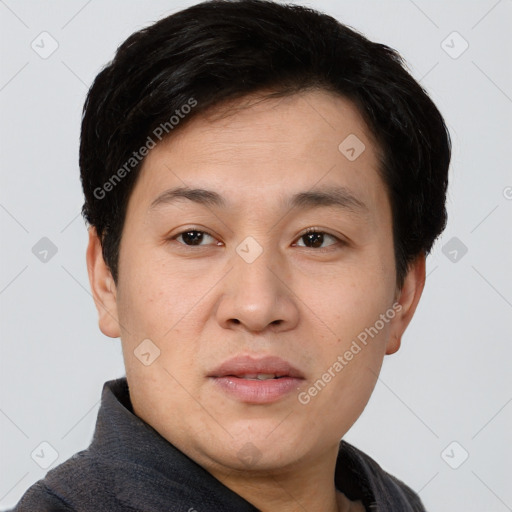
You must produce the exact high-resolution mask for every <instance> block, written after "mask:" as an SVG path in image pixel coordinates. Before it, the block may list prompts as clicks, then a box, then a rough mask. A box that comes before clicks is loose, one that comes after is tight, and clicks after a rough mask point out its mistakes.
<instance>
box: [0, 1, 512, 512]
mask: <svg viewBox="0 0 512 512" xmlns="http://www.w3.org/2000/svg"><path fill="white" fill-rule="evenodd" d="M193 3H195V2H193V1H176V0H165V1H163V0H158V1H152V2H148V1H142V0H130V1H127V0H109V1H100V0H90V1H88V2H87V1H85V0H80V1H78V0H77V1H70V0H66V1H64V0H60V1H58V0H53V1H50V2H36V1H26V0H25V1H24V0H18V1H16V0H0V17H1V18H0V34H1V36H0V37H1V42H2V46H1V48H2V50H1V71H0V105H1V113H2V116H1V124H0V130H1V132H0V150H1V151H0V161H1V176H2V189H1V192H0V223H1V228H2V237H1V241H2V250H1V252H0V254H1V272H0V305H1V321H2V323H1V367H0V432H1V445H0V463H1V468H0V508H6V507H11V506H13V505H14V504H15V503H16V502H17V501H18V499H19V498H20V497H21V495H22V494H23V493H24V492H25V490H26V489H27V488H28V487H29V486H30V485H31V484H32V483H34V482H35V481H36V480H38V479H40V478H42V477H43V476H44V475H45V473H46V471H47V470H46V469H42V468H40V467H39V466H38V464H36V462H35V461H34V460H33V459H32V458H31V453H32V452H33V451H34V450H35V449H36V448H37V450H39V451H37V450H36V452H37V453H41V448H40V443H41V442H43V441H46V442H48V443H50V445H51V446H52V447H54V449H55V450H56V451H57V452H58V458H57V459H56V461H55V462H54V463H53V464H52V465H51V466H50V467H55V466H56V465H58V464H60V463H61V462H63V461H64V460H66V459H67V458H68V457H70V456H71V455H72V454H74V453H75V452H77V451H79V450H81V449H84V448H86V447H87V446H88V444H89V442H90V440H91V436H92V433H93V429H94V424H95V420H96V414H97V411H98V407H99V399H100V394H101V389H102V386H103V383H104V382H105V381H106V380H109V379H112V378H117V377H120V376H122V375H124V368H123V362H122V356H121V347H120V341H119V340H111V339H109V338H106V337H105V336H103V335H102V334H101V332H100V331H99V329H98V327H97V316H96V310H95V307H94V304H93V300H92V298H91V296H90V293H89V282H88V278H87V273H86V265H85V249H86V242H87V237H86V228H85V224H84V222H83V220H82V218H81V217H80V215H79V212H80V208H81V205H82V192H81V187H80V182H79V171H78V141H79V128H80V118H81V109H82V105H83V101H84V98H85V93H86V91H87V88H88V86H89V85H90V84H91V82H92V80H93V78H94V77H95V75H96V74H97V73H98V72H99V70H100V69H101V68H102V66H103V65H104V64H105V63H106V62H107V61H109V60H110V59H111V58H112V57H113V54H114V52H115V49H116V48H117V46H118V45H119V44H120V43H121V42H122V41H123V40H124V39H125V38H126V37H127V36H128V35H130V34H131V33H132V32H133V31H135V30H137V29H140V28H142V27H144V26H146V25H148V24H150V23H151V22H153V21H155V20H157V19H159V18H161V17H162V16H163V15H165V14H170V13H171V12H174V11H176V10H179V9H181V8H184V7H186V6H188V5H191V4H193ZM296 3H305V4H307V5H310V6H313V7H316V8H319V9H321V10H325V11H326V12H328V13H329V14H332V15H334V16H336V17H337V18H338V19H339V20H341V21H342V22H344V23H347V24H348V25H351V26H353V27H355V28H356V29H358V30H360V31H361V32H363V33H364V34H365V35H366V36H368V37H369V38H371V39H373V40H376V41H379V42H383V43H385V44H388V45H390V46H392V47H394V48H396V49H397V50H398V51H399V52H400V53H401V54H402V55H403V56H404V57H405V58H406V60H407V62H408V64H409V66H410V69H411V72H412V73H413V75H414V76H415V77H416V78H417V79H418V80H420V81H421V83H422V84H423V85H424V87H425V88H426V89H427V90H428V91H429V93H430V94H431V96H432V98H433V99H434V101H435V102H436V103H437V105H438V106H439V108H440V110H441V112H442V113H443V115H444V116H445V118H446V121H447V124H448V126H449V129H450V131H451V134H452V136H453V144H454V152H453V163H452V167H451V181H450V191H449V197H448V209H449V224H448V227H447V229H446V231H445V233H444V235H443V236H442V238H441V239H440V240H439V241H438V242H437V244H436V246H435V250H434V251H433V254H432V255H431V256H430V257H429V259H428V270H427V272H428V279H427V283H426V288H425V292H424V294H423V297H422V300H421V302H420V305H419V309H418V311H417V313H416V316H415V318H414V319H413V322H412V324H411V325H410V327H409V328H408V330H407V332H406V335H405V336H404V339H403V343H402V348H401V349H400V351H399V352H398V353H397V354H395V355H392V356H388V357H387V358H386V359H385V362H384V367H383V370H382V374H381V377H380V379H379V381H378V383H377V386H376V389H375V392H374V394H373V396H372V398H371V400H370V403H369V405H368V406H367V408H366V410H365V412H364V413H363V415H362V416H361V418H360V419H359V421H358V422H357V423H356V425H355V426H354V427H353V428H352V430H351V431H350V432H349V433H348V434H347V435H346V439H347V440H348V441H349V442H352V443H354V444H355V445H356V446H358V447H359V448H361V449H363V450H364V451H366V452H367V453H368V454H369V455H371V456H372V457H374V458H375V459H376V460H377V461H378V462H379V463H380V464H381V465H382V467H384V468H385V469H386V470H388V471H390V472H391V473H392V474H394V475H396V476H397V477H399V478H401V479H403V480H405V481H406V482H407V483H408V484H409V485H410V486H411V487H412V488H413V489H414V490H416V491H417V492H419V493H420V495H421V497H422V499H423V501H424V503H425V505H426V507H427V508H428V510H429V511H437V512H445V511H450V512H452V511H454V510H465V511H466V512H502V511H506V510H512V487H511V486H510V482H511V477H512V464H511V460H512V442H511V434H510V432H511V431H512V429H511V423H512V421H511V420H512V403H511V401H512V389H511V388H512V386H511V372H510V368H511V355H512V343H511V341H512V340H511V332H512V330H511V327H512V326H511V316H512V315H511V313H512V272H511V270H510V266H511V262H512V250H511V248H512V244H511V232H512V231H511V220H512V215H511V214H512V173H511V171H510V168H511V164H510V162H511V151H510V147H511V145H512V144H511V135H512V130H511V123H510V118H511V115H512V99H511V98H512V73H511V66H510V62H511V42H512V39H511V27H512V23H511V22H512V1H511V0H501V1H496V0H481V1H467V0H458V1H454V0H452V1H426V0H415V1H412V0H394V1H386V2H382V1H379V0H372V1H364V2H363V1H359V2H356V1H344V0H341V1H336V0H318V1H309V2H299V1H298V2H296ZM43 31H47V32H48V33H49V34H51V37H52V38H53V39H55V40H56V41H57V42H58V48H57V50H56V51H55V52H54V53H53V54H52V55H50V56H49V57H48V58H46V59H43V58H41V56H40V55H39V54H38V53H36V52H35V51H34V50H33V49H32V47H31V44H32V41H35V42H34V46H35V45H39V46H38V48H39V51H40V52H42V51H43V47H44V51H48V50H49V49H51V39H50V38H49V37H48V36H40V34H41V32H43ZM454 31H456V32H458V34H460V37H459V36H458V35H453V34H452V32H454ZM450 34H452V35H450ZM43 38H46V39H43ZM462 38H463V39H462ZM443 41H445V42H444V43H443ZM464 41H467V43H468V44H469V47H468V49H467V50H466V51H465V52H464V53H462V54H461V55H458V54H459V53H460V52H461V50H463V49H464V46H465V43H464ZM36 47H37V46H36ZM449 53H451V56H450V55H449ZM454 56H457V58H453V57H454ZM42 237H48V238H49V239H50V240H51V241H52V242H53V244H55V246H56V247H57V253H56V254H55V255H54V256H53V257H51V258H48V261H47V262H46V263H44V262H42V261H40V260H39V259H38V258H37V257H36V256H35V255H34V254H33V252H32V248H33V246H34V245H35V244H36V243H37V242H38V241H39V240H40V239H41V238H42ZM453 237H456V238H457V239H458V240H459V241H460V242H462V243H463V244H464V245H465V246H466V247H467V253H466V254H463V252H462V251H461V250H460V242H458V241H457V240H455V241H454V240H452V239H453ZM446 244H449V245H447V246H446ZM450 244H459V247H457V246H456V245H455V246H452V245H450ZM443 247H446V248H445V252H446V253H447V255H445V254H444V253H443ZM454 248H455V250H456V251H457V253H456V254H455V253H453V250H454ZM450 251H451V254H450ZM455 256H456V261H452V260H453V259H454V258H455ZM453 441H456V442H457V443H458V444H457V445H452V446H450V447H449V448H448V449H447V450H445V449H446V448H447V447H448V446H449V445H450V443H452V442H453ZM42 449H43V452H44V453H45V457H48V456H50V455H51V451H50V450H49V449H48V448H47V447H46V448H45V447H44V445H43V448H42ZM466 451H467V452H468V453H469V457H468V459H467V460H466V461H464V462H463V463H462V464H461V465H460V466H459V467H458V468H457V469H453V468H452V467H450V465H449V464H448V462H449V463H450V464H451V465H452V466H457V465H458V464H460V463H461V462H462V461H463V458H464V455H465V452H466ZM443 453H444V455H442V454H443ZM48 454H50V455H48ZM35 458H36V457H35ZM36 459H37V458H36ZM312 512H313V511H312Z"/></svg>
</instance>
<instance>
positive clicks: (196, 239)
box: [172, 229, 213, 247]
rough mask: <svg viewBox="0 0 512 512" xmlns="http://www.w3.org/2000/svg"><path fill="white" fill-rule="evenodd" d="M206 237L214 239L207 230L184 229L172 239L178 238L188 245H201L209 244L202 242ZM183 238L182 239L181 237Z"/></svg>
mask: <svg viewBox="0 0 512 512" xmlns="http://www.w3.org/2000/svg"><path fill="white" fill-rule="evenodd" d="M205 237H210V238H212V239H213V237H212V236H211V235H209V234H208V233H206V232H205V231H199V230H197V229H189V230H187V231H183V232H181V233H179V234H178V235H176V236H175V237H173V238H172V240H177V241H178V242H179V243H181V244H183V245H187V246H192V247H193V246H200V245H207V244H201V242H203V240H205ZM180 238H181V240H182V241H180V240H179V239H180Z"/></svg>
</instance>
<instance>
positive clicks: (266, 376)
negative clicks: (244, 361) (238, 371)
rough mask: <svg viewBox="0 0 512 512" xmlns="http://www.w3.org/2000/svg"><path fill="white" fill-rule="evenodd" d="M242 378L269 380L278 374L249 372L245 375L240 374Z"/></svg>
mask: <svg viewBox="0 0 512 512" xmlns="http://www.w3.org/2000/svg"><path fill="white" fill-rule="evenodd" d="M240 378H241V379H247V380H268V379H275V378H276V375H275V373H248V374H245V375H240Z"/></svg>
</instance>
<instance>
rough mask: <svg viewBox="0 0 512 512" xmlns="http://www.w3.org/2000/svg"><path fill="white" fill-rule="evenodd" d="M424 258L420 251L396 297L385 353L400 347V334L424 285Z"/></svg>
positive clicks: (416, 304) (412, 313)
mask: <svg viewBox="0 0 512 512" xmlns="http://www.w3.org/2000/svg"><path fill="white" fill-rule="evenodd" d="M425 260H426V256H425V254H424V253H421V254H420V255H419V256H418V257H417V258H416V259H415V260H414V261H413V262H412V263H411V264H410V266H409V270H408V272H407V276H406V277H405V280H404V285H403V286H402V289H401V290H400V292H399V294H398V297H397V299H396V308H395V309H396V310H397V314H396V316H395V318H394V319H393V321H392V322H391V332H390V335H389V340H388V343H387V345H386V354H387V355H389V354H394V353H395V352H396V351H397V350H398V349H399V348H400V344H401V340H402V335H403V333H404V332H405V329H406V328H407V326H408V325H409V322H410V321H411V320H412V317H413V316H414V312H415V311H416V307H417V306H418V303H419V300H420V298H421V294H422V293H423V288H424V286H425Z"/></svg>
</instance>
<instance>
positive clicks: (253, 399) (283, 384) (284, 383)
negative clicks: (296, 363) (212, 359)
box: [213, 376, 303, 404]
mask: <svg viewBox="0 0 512 512" xmlns="http://www.w3.org/2000/svg"><path fill="white" fill-rule="evenodd" d="M213 380H214V381H215V382H216V383H217V385H219V386H220V387H221V389H222V390H223V391H224V392H225V393H227V394H228V395H230V396H231V397H233V398H235V399H237V400H239V401H240V402H245V403H249V404H268V403H272V402H276V401H277V400H279V399H281V398H283V397H285V396H286V395H288V394H289V393H291V392H292V391H296V390H297V389H298V388H299V386H300V384H301V382H302V380H303V379H297V378H294V377H281V378H280V379H267V380H248V379H242V378H238V377H233V376H229V377H214V379H213Z"/></svg>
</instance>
